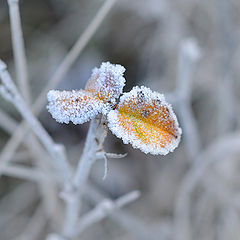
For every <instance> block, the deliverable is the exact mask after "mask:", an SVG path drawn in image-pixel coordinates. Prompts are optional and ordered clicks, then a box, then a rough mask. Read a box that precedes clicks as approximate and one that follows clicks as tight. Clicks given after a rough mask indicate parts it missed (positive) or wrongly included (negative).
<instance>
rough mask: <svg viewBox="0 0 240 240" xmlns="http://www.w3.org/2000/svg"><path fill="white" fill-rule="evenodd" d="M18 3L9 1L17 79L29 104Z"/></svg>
mask: <svg viewBox="0 0 240 240" xmlns="http://www.w3.org/2000/svg"><path fill="white" fill-rule="evenodd" d="M18 3H19V1H18V0H8V5H9V14H10V23H11V34H12V46H13V53H14V60H15V66H16V77H17V80H18V83H19V87H20V90H21V92H22V94H23V96H24V98H25V99H26V101H27V102H28V103H29V102H30V100H31V96H30V89H29V83H28V72H27V59H26V54H25V48H24V40H23V33H22V27H21V19H20V11H19V4H18Z"/></svg>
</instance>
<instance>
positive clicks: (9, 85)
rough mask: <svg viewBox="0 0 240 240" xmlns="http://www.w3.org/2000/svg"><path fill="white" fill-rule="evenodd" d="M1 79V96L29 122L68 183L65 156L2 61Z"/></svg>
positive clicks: (68, 170) (67, 168)
mask: <svg viewBox="0 0 240 240" xmlns="http://www.w3.org/2000/svg"><path fill="white" fill-rule="evenodd" d="M0 78H1V80H2V85H0V94H1V95H2V96H3V97H4V98H5V99H6V100H8V101H10V102H11V103H12V104H13V105H14V106H15V107H16V108H17V110H18V111H19V112H20V113H21V115H22V116H23V117H24V118H25V119H26V120H27V122H28V123H29V125H30V126H31V128H32V130H33V131H34V132H35V134H36V135H37V136H38V138H39V139H40V141H41V142H42V144H43V145H44V146H45V148H46V149H47V151H48V152H49V154H50V155H51V156H52V158H53V159H54V160H55V164H56V166H58V168H59V171H60V172H61V174H62V176H63V179H65V181H66V182H69V181H70V178H71V172H70V166H69V164H68V162H67V161H66V159H65V158H64V156H63V154H62V153H61V152H60V151H59V149H58V147H57V145H56V144H55V143H54V141H53V140H52V138H51V137H50V136H49V134H48V133H47V131H46V130H45V129H44V128H43V127H42V125H41V123H40V122H39V121H38V120H37V119H36V118H35V116H34V115H33V114H32V113H31V111H30V110H29V108H28V106H27V105H26V103H25V102H24V100H23V99H22V97H21V96H20V94H19V93H18V90H17V88H16V86H15V84H14V83H13V81H12V79H11V77H10V75H9V73H8V72H7V69H6V65H5V64H4V62H2V61H1V60H0ZM2 164H3V166H4V165H5V164H6V160H5V161H4V162H2Z"/></svg>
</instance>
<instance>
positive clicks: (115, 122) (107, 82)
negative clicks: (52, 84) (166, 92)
mask: <svg viewBox="0 0 240 240" xmlns="http://www.w3.org/2000/svg"><path fill="white" fill-rule="evenodd" d="M124 71H125V68H124V67H122V66H121V65H113V64H111V63H109V62H106V63H102V65H101V66H100V68H95V69H93V71H92V75H91V77H90V79H89V80H88V82H87V84H86V87H85V90H78V91H74V90H73V91H57V90H51V91H49V92H48V96H47V97H48V101H49V104H48V106H47V108H48V111H49V112H50V113H51V114H52V117H53V118H55V119H56V120H57V121H58V122H60V123H69V122H70V121H71V122H73V123H74V124H81V123H84V122H87V121H88V120H90V119H92V118H94V117H95V116H96V115H97V114H99V113H101V114H104V115H107V119H108V127H109V129H110V130H111V131H112V132H113V133H114V134H115V135H116V136H117V137H119V138H122V140H123V142H124V143H125V144H127V143H130V144H132V146H133V147H134V148H138V149H140V150H141V151H143V152H145V153H151V154H162V155H165V154H167V153H169V152H172V151H173V150H174V149H175V148H176V147H177V146H178V143H179V141H180V137H181V132H182V130H181V128H179V126H178V121H177V118H176V116H175V114H174V112H173V110H172V107H171V105H170V104H168V103H167V102H166V101H165V98H164V96H163V95H162V94H160V93H157V92H153V91H151V90H150V89H149V88H146V87H143V86H142V87H134V88H133V89H132V90H131V91H130V92H128V93H124V94H123V95H122V96H121V97H120V95H121V94H122V90H123V87H124V85H125V79H124V77H123V73H124ZM119 97H120V100H119V103H117V102H118V98H119ZM116 104H117V105H116Z"/></svg>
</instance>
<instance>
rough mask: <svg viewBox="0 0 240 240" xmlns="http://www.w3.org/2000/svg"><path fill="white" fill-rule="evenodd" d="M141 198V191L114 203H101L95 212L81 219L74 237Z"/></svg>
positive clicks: (92, 211)
mask: <svg viewBox="0 0 240 240" xmlns="http://www.w3.org/2000/svg"><path fill="white" fill-rule="evenodd" d="M139 196H140V192H139V191H133V192H130V193H128V194H126V195H124V196H122V197H120V198H118V199H117V200H115V201H114V202H113V201H111V200H109V199H105V200H103V201H101V202H100V203H99V204H98V205H97V206H96V207H95V208H94V209H93V210H91V211H90V212H88V213H86V214H85V215H84V216H82V217H81V218H80V220H79V222H78V223H77V227H76V232H75V234H74V235H75V236H77V235H79V234H81V233H82V232H83V231H84V230H85V229H86V228H87V227H89V226H90V225H92V224H94V223H96V222H99V221H101V220H102V219H104V218H105V217H107V216H108V215H110V214H114V211H115V210H117V209H119V208H122V207H124V206H125V205H127V204H129V203H131V202H133V201H135V200H136V199H138V198H139Z"/></svg>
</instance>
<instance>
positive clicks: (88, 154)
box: [62, 115, 107, 239]
mask: <svg viewBox="0 0 240 240" xmlns="http://www.w3.org/2000/svg"><path fill="white" fill-rule="evenodd" d="M106 136H107V127H106V125H105V118H104V117H103V116H102V115H98V116H97V117H96V118H94V119H93V120H91V122H90V127H89V130H88V135H87V139H86V143H85V146H84V149H83V154H82V156H81V158H80V161H79V164H78V167H77V170H76V173H75V175H74V178H73V188H72V192H71V193H70V194H71V196H70V199H67V206H66V214H65V222H64V227H63V233H62V235H63V236H64V237H65V238H67V239H71V238H72V237H73V236H74V234H75V231H76V224H77V221H78V217H79V212H80V205H81V197H80V194H81V193H82V192H83V190H84V187H85V184H86V182H87V179H88V176H89V174H90V170H91V167H92V165H93V163H94V162H95V160H96V154H97V152H98V151H102V146H103V142H104V140H105V138H106Z"/></svg>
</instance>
